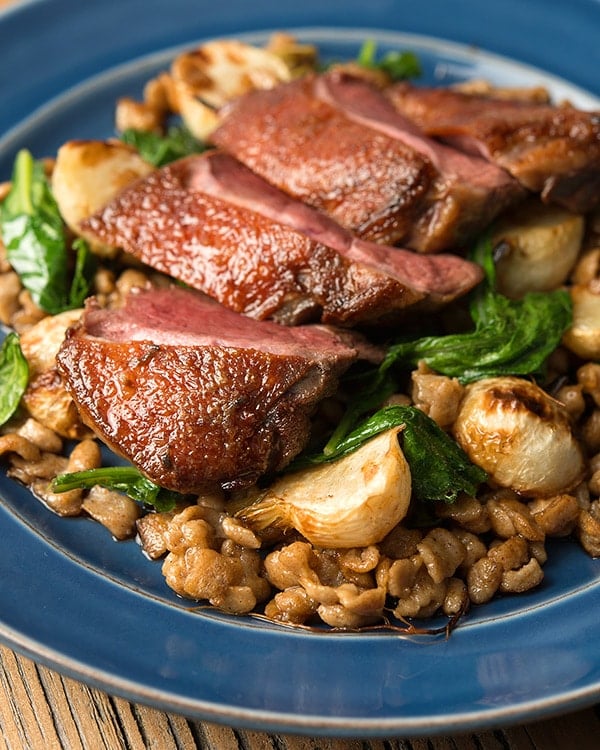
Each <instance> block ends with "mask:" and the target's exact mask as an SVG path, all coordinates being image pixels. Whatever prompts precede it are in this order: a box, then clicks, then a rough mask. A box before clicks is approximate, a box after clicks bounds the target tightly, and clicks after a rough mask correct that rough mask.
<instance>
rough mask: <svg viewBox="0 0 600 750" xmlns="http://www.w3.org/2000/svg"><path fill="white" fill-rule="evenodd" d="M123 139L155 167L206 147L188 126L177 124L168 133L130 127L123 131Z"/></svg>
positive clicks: (196, 152) (197, 152)
mask: <svg viewBox="0 0 600 750" xmlns="http://www.w3.org/2000/svg"><path fill="white" fill-rule="evenodd" d="M121 140H122V141H123V142H124V143H127V144H128V145H130V146H133V148H135V149H136V150H137V151H138V153H139V154H140V156H141V157H142V159H145V160H146V161H147V162H148V163H150V164H153V165H154V166H155V167H162V166H164V165H165V164H168V163H169V162H171V161H175V160H176V159H181V158H182V157H183V156H188V155H190V154H199V153H201V152H202V151H204V150H205V148H206V147H205V146H204V144H203V143H201V142H200V141H198V140H197V139H196V138H194V136H193V135H192V134H191V133H190V131H189V130H188V129H187V128H185V127H183V126H175V125H174V126H173V127H171V128H169V130H168V131H167V133H166V135H160V134H158V133H152V132H149V131H145V130H135V129H134V128H128V129H127V130H124V131H123V132H122V133H121Z"/></svg>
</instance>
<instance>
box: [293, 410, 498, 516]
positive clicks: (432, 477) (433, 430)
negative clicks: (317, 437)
mask: <svg viewBox="0 0 600 750" xmlns="http://www.w3.org/2000/svg"><path fill="white" fill-rule="evenodd" d="M397 426H403V427H404V429H403V431H402V433H401V437H400V439H401V441H402V448H403V451H404V455H405V456H406V460H407V461H408V464H409V466H410V471H411V476H412V491H413V497H414V498H415V499H416V500H419V501H432V500H442V501H444V502H447V503H452V502H454V500H456V498H457V496H458V494H459V493H460V492H466V493H468V494H471V495H474V494H475V492H476V491H477V488H478V486H479V485H480V484H481V483H482V482H484V481H485V480H486V478H487V475H486V473H485V472H484V471H483V469H480V468H479V467H478V466H475V465H474V464H472V463H471V462H470V460H469V458H468V457H467V455H466V453H465V452H464V451H463V450H462V448H461V447H460V446H459V445H458V444H457V443H456V442H455V441H454V440H452V438H450V437H449V436H448V435H446V433H445V432H443V430H441V429H440V428H439V427H438V425H437V424H436V423H435V422H434V421H433V420H432V419H431V418H430V417H428V416H427V415H426V414H425V413H424V412H422V411H421V410H420V409H417V408H416V407H414V406H388V407H386V408H384V409H380V410H379V411H377V412H376V413H375V414H373V415H372V416H370V417H369V418H368V419H366V420H365V421H364V422H362V423H361V424H359V425H358V426H357V427H355V428H354V430H352V431H351V432H350V433H349V434H348V435H347V436H346V437H344V438H343V439H341V440H339V441H338V442H337V444H335V445H330V449H329V451H328V452H327V453H325V452H323V453H319V454H316V455H312V456H304V457H300V458H299V459H297V460H296V461H294V462H293V464H292V466H291V467H290V469H298V468H302V467H303V466H313V465H316V464H322V463H326V462H330V461H335V460H336V459H338V458H341V457H342V456H345V455H347V454H348V453H351V452H352V451H354V450H356V449H357V448H359V447H360V446H361V445H362V444H363V443H364V442H365V441H367V440H369V439H370V438H372V437H374V436H375V435H378V434H379V433H380V432H384V431H385V430H389V429H390V428H392V427H397ZM330 443H331V441H330Z"/></svg>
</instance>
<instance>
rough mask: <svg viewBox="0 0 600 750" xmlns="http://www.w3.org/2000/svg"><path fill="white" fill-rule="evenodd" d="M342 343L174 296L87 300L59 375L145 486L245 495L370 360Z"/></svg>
mask: <svg viewBox="0 0 600 750" xmlns="http://www.w3.org/2000/svg"><path fill="white" fill-rule="evenodd" d="M363 343H364V342H363V339H362V338H361V337H359V336H358V335H357V334H354V333H353V332H349V331H342V332H336V331H335V330H333V329H331V328H328V327H326V326H298V327H294V328H288V327H284V326H279V325H277V324H276V323H271V322H265V321H256V320H253V319H251V318H247V317H245V316H242V315H238V314H237V313H234V312H232V311H230V310H228V309H227V308H224V307H222V306H221V305H219V304H218V303H216V302H214V301H213V300H211V299H210V298H209V297H206V296H205V295H202V294H200V293H198V292H195V291H193V290H188V289H183V288H180V287H171V288H162V287H161V288H149V289H144V290H142V289H136V290H134V291H132V292H131V293H130V294H129V295H128V297H127V299H126V302H125V304H124V306H123V307H121V308H117V309H103V308H100V307H99V305H98V303H97V302H96V301H95V300H94V299H91V300H89V301H88V303H87V306H86V309H85V311H84V314H83V316H82V318H81V319H80V321H79V322H78V323H77V324H75V326H73V327H72V328H71V329H69V331H68V332H67V336H66V338H65V340H64V342H63V344H62V346H61V349H60V351H59V353H58V356H57V363H58V368H59V371H60V373H61V376H62V377H63V379H64V382H65V385H66V387H67V389H68V390H69V392H70V393H71V395H72V397H73V399H74V401H75V403H76V405H77V408H78V410H79V412H80V415H81V417H82V419H83V420H84V422H86V423H87V424H88V426H90V427H91V428H92V429H93V430H94V431H95V432H96V433H97V434H98V435H99V437H100V438H101V439H102V440H103V441H104V442H105V443H106V444H107V445H108V446H109V447H110V448H112V449H113V450H114V451H115V452H116V453H118V454H119V455H121V456H123V457H125V458H126V459H128V460H129V461H130V462H131V463H133V464H134V465H135V466H136V467H137V468H138V469H140V471H142V472H143V473H144V474H145V475H146V476H147V477H149V478H150V479H151V480H152V481H154V482H155V483H157V484H159V485H160V486H162V487H166V488H168V489H172V490H176V491H178V492H183V493H188V492H190V493H192V492H200V491H202V490H204V489H207V488H210V487H215V486H216V485H220V486H223V487H225V488H235V487H242V486H245V485H249V484H252V483H253V482H255V481H256V480H257V479H258V478H259V477H260V476H262V475H263V474H265V473H267V472H271V471H275V470H278V469H281V468H283V467H284V466H285V465H286V464H287V463H288V462H289V461H290V460H291V459H292V458H293V457H294V456H295V455H296V454H297V453H299V452H300V451H301V450H302V448H303V447H304V446H305V444H306V442H307V440H308V437H309V430H310V416H311V414H312V412H313V410H314V408H315V406H316V404H318V402H319V401H320V400H321V399H323V398H324V397H326V396H328V395H331V394H332V393H333V392H334V391H335V389H336V386H337V382H338V377H339V375H340V374H341V373H343V372H344V371H345V370H346V369H347V368H348V367H349V366H350V364H351V363H352V362H354V361H355V360H356V359H357V358H358V357H362V356H367V357H371V356H372V355H373V351H374V349H373V348H372V347H371V346H370V345H366V344H365V347H364V349H363Z"/></svg>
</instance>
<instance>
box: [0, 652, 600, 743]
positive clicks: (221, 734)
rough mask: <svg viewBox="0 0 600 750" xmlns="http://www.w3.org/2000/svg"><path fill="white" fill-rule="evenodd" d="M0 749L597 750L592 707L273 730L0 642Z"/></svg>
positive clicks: (597, 720)
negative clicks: (416, 724) (450, 720)
mask: <svg viewBox="0 0 600 750" xmlns="http://www.w3.org/2000/svg"><path fill="white" fill-rule="evenodd" d="M0 727H1V729H2V733H1V735H0V750H5V749H6V750H566V749H569V748H576V749H577V750H597V748H598V747H599V745H600V743H599V739H598V738H600V712H599V711H598V710H596V709H594V708H589V709H585V710H581V711H578V712H576V713H572V714H568V715H566V716H562V717H557V718H553V719H547V720H544V721H540V722H535V723H531V724H528V725H526V726H520V727H512V728H507V729H498V730H496V731H483V732H477V733H472V734H462V735H455V736H452V737H429V738H427V737H424V738H411V739H403V738H399V737H390V738H386V739H381V740H379V739H375V740H359V739H357V740H352V739H329V738H308V737H294V736H291V735H275V734H266V733H263V732H252V731H249V730H243V729H239V730H238V729H235V728H233V727H226V726H220V725H217V724H211V723H206V722H199V721H192V720H188V719H186V718H185V717H183V716H178V715H176V714H172V713H164V712H162V711H158V710H156V709H153V708H148V707H147V706H140V705H137V704H133V703H129V702H128V701H126V700H123V699H122V698H117V697H114V696H110V695H108V694H107V693H104V692H102V691H101V690H97V689H95V688H91V687H88V686H87V685H84V684H82V683H80V682H78V681H77V680H73V679H71V678H67V677H63V676H61V675H59V674H58V673H57V672H54V671H53V670H50V669H47V668H46V667H43V666H39V665H36V664H35V663H34V662H32V661H31V660H30V659H27V658H24V657H22V656H19V655H17V654H15V653H14V652H13V651H11V650H9V649H7V648H5V647H0Z"/></svg>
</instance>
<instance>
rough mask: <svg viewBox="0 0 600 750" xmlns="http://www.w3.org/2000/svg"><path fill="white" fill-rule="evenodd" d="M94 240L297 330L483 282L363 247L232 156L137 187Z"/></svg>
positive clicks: (440, 264)
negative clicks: (318, 322)
mask: <svg viewBox="0 0 600 750" xmlns="http://www.w3.org/2000/svg"><path fill="white" fill-rule="evenodd" d="M83 228H84V231H85V233H86V236H89V235H94V236H95V237H97V238H98V239H99V240H100V241H101V242H103V243H105V244H108V245H113V246H116V247H121V248H123V249H124V250H126V251H127V252H129V253H131V254H133V255H135V256H136V257H137V258H139V259H140V260H142V261H143V262H144V263H146V264H148V265H149V266H152V267H153V268H155V269H157V270H159V271H162V272H164V273H167V274H170V275H171V276H173V277H174V278H176V279H178V280H180V281H183V282H185V283H186V284H188V285H190V286H192V287H194V288H196V289H199V290H201V291H203V292H205V293H206V294H209V295H210V296H212V297H214V298H215V299H217V300H218V301H219V302H221V303H222V304H224V305H226V306H228V307H230V308H231V309H232V310H235V311H236V312H240V313H243V314H245V315H249V316H251V317H254V318H257V319H266V318H272V319H275V320H277V321H278V322H281V323H285V324H298V323H302V322H309V321H310V322H312V321H321V322H324V323H329V324H335V325H341V326H354V325H358V324H362V323H372V322H374V321H378V320H380V319H383V318H394V316H396V317H397V315H398V314H399V313H403V312H404V311H406V310H408V309H411V308H414V307H418V308H419V309H424V308H428V309H431V308H435V307H438V306H439V305H441V304H445V303H447V302H449V301H450V300H453V299H456V298H457V297H460V296H461V295H463V294H465V293H466V292H467V291H469V290H470V289H472V288H473V286H475V285H476V284H477V283H478V282H479V281H480V279H481V276H482V274H481V269H480V268H479V267H478V266H477V265H475V264H473V263H470V262H469V261H467V260H465V259H463V258H461V257H459V256H457V255H444V254H440V255H435V256H422V255H418V254H417V253H414V252H412V251H410V250H404V249H399V248H391V247H387V246H383V245H381V246H380V245H376V244H374V243H367V242H364V241H360V240H356V238H354V237H353V236H352V234H351V233H349V232H348V231H347V230H344V229H342V228H341V227H340V226H339V225H337V224H336V223H335V222H334V221H332V220H331V219H329V218H328V217H326V216H325V215H323V214H322V213H320V212H318V211H316V210H315V209H312V208H310V207H308V206H306V205H304V204H303V203H301V202H300V201H297V200H294V199H292V198H290V196H288V195H287V194H286V193H284V192H283V191H280V190H278V189H277V188H275V187H273V186H272V185H270V184H269V183H267V182H266V181H265V180H263V179H262V178H260V177H258V176H257V175H255V174H254V173H253V172H252V171H251V170H249V169H248V168H247V167H245V166H244V165H243V164H241V163H240V162H238V161H237V160H236V159H234V158H233V157H231V156H230V155H228V154H225V153H223V152H220V151H208V152H205V153H204V154H201V155H199V156H191V157H186V158H185V159H182V160H179V161H177V162H174V163H172V164H170V165H168V166H166V167H164V168H162V169H161V170H158V171H156V172H154V173H152V174H151V175H149V176H148V177H146V178H144V179H142V180H139V181H137V182H136V183H134V184H132V185H131V186H129V187H128V188H126V189H125V190H124V191H122V192H121V193H120V194H119V195H118V196H117V197H116V198H115V199H114V200H112V201H111V202H110V203H109V204H108V205H107V206H105V207H104V208H103V209H102V210H101V211H100V212H99V213H97V214H96V215H94V216H93V217H91V218H90V219H88V220H86V222H84V224H83Z"/></svg>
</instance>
